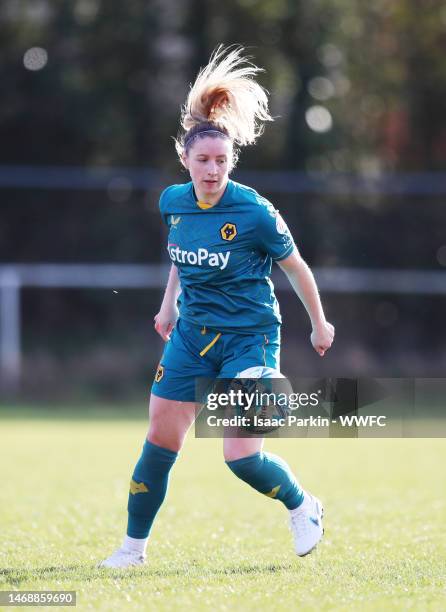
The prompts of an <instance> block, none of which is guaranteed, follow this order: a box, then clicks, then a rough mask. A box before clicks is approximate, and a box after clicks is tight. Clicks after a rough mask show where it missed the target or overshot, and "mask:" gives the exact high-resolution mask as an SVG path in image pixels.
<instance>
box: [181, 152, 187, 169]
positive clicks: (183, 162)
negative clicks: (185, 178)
mask: <svg viewBox="0 0 446 612" xmlns="http://www.w3.org/2000/svg"><path fill="white" fill-rule="evenodd" d="M181 163H182V164H183V166H184V167H185V168H186V170H189V167H188V163H187V155H186V154H185V153H184V152H183V153H182V154H181Z"/></svg>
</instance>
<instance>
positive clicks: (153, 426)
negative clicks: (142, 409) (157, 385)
mask: <svg viewBox="0 0 446 612" xmlns="http://www.w3.org/2000/svg"><path fill="white" fill-rule="evenodd" d="M194 419H195V404H194V403H193V402H179V401H175V400H167V399H164V398H161V397H158V396H156V395H153V394H152V395H151V398H150V406H149V431H148V434H147V440H149V442H152V444H156V445H157V446H161V447H163V448H167V449H169V450H172V451H174V452H178V451H179V450H180V449H181V447H182V445H183V442H184V439H185V437H186V434H187V432H188V430H189V428H190V426H191V425H192V423H193V422H194Z"/></svg>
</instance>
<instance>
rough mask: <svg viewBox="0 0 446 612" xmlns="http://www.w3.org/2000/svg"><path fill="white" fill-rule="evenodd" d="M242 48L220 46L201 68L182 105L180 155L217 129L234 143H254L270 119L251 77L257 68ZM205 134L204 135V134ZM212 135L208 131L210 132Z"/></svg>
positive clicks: (263, 96)
mask: <svg viewBox="0 0 446 612" xmlns="http://www.w3.org/2000/svg"><path fill="white" fill-rule="evenodd" d="M242 52H243V47H234V48H233V49H232V50H231V47H229V48H225V47H224V46H223V45H219V46H218V47H217V49H216V50H215V51H214V52H213V54H212V56H211V59H210V61H209V64H208V65H207V66H206V67H205V68H202V69H201V70H200V72H199V74H198V76H197V78H196V80H195V83H194V84H193V86H192V87H191V90H190V92H189V95H188V97H187V100H186V103H185V105H184V107H183V108H182V113H181V126H182V128H183V129H184V130H185V133H184V134H183V135H182V136H180V137H179V138H178V139H177V140H176V149H177V152H178V154H179V155H180V157H181V156H182V154H183V152H186V153H187V149H188V144H189V143H190V142H191V140H192V139H193V138H194V137H195V136H198V135H199V134H200V133H201V132H214V131H215V132H216V133H215V134H213V135H214V136H218V132H221V134H222V135H226V136H227V137H229V138H230V139H231V140H232V141H233V143H234V144H235V145H238V146H245V145H249V144H254V143H255V141H256V140H257V138H258V137H259V136H260V135H261V134H262V132H263V122H265V121H272V120H273V119H272V117H271V115H270V114H269V111H268V98H267V91H266V90H265V89H263V87H261V86H260V85H259V84H258V83H256V81H255V80H254V78H253V77H255V76H256V75H257V73H258V72H261V71H262V68H258V67H257V66H255V65H254V64H252V63H251V62H250V61H249V58H247V57H243V56H242ZM203 135H204V134H203ZM209 135H211V134H209Z"/></svg>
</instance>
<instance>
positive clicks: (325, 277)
mask: <svg viewBox="0 0 446 612" xmlns="http://www.w3.org/2000/svg"><path fill="white" fill-rule="evenodd" d="M169 267H170V265H169V264H152V265H138V264H82V265H79V264H4V265H0V376H1V379H2V381H3V383H4V384H6V385H7V386H8V387H9V388H10V389H12V390H14V389H15V388H17V386H18V384H19V381H20V370H21V320H20V291H21V289H22V287H41V288H51V287H53V288H76V289H84V288H89V289H114V290H118V289H124V288H125V289H129V288H133V289H160V290H161V289H162V288H163V287H164V286H165V283H166V280H167V275H168V271H169ZM313 272H314V275H315V277H316V281H317V284H318V286H319V289H320V291H321V292H322V293H399V294H401V293H405V294H419V295H420V294H422V295H435V294H445V293H446V274H445V272H443V271H441V270H440V271H437V270H433V271H431V270H379V269H366V268H315V269H314V270H313ZM273 280H274V284H275V286H276V288H277V289H279V290H282V291H287V290H288V291H292V288H291V286H290V285H289V283H288V282H287V280H286V278H285V277H284V276H283V275H277V273H275V274H274V275H273Z"/></svg>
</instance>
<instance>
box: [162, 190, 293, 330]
mask: <svg viewBox="0 0 446 612" xmlns="http://www.w3.org/2000/svg"><path fill="white" fill-rule="evenodd" d="M160 211H161V215H162V217H163V220H164V222H165V223H166V224H167V226H168V228H169V237H168V245H167V250H168V253H169V257H170V259H171V260H172V262H173V263H174V264H175V265H176V266H177V268H178V274H179V278H180V282H181V295H180V297H179V310H180V316H181V317H182V318H183V319H184V320H186V321H189V322H190V323H195V324H197V325H205V326H206V327H210V328H214V329H216V330H222V331H228V332H234V333H242V334H243V333H246V334H252V333H268V332H270V331H271V330H272V329H273V328H274V327H275V326H277V325H278V324H280V323H281V316H280V311H279V305H278V302H277V299H276V296H275V294H274V286H273V283H272V282H271V280H270V278H269V277H270V274H271V265H272V261H273V260H275V261H280V260H281V259H284V258H285V257H288V255H290V254H291V253H292V252H293V250H294V248H295V245H294V242H293V238H292V236H291V234H290V232H289V230H288V228H287V226H286V224H285V222H284V221H283V219H282V217H281V216H280V215H279V212H278V211H277V210H275V209H274V207H273V205H272V204H271V203H270V202H268V200H266V199H265V198H263V197H262V196H260V195H259V194H258V193H257V192H256V191H255V190H254V189H251V188H250V187H246V186H244V185H241V184H239V183H236V182H234V181H231V180H230V181H229V182H228V185H227V187H226V190H225V192H224V194H223V196H222V197H221V199H220V200H219V202H218V203H217V204H216V205H215V206H213V207H212V208H206V209H202V208H200V207H199V205H198V203H197V199H196V197H195V190H194V188H193V184H192V182H189V183H186V184H183V185H172V186H171V187H168V188H167V189H165V190H164V191H163V193H162V194H161V197H160Z"/></svg>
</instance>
